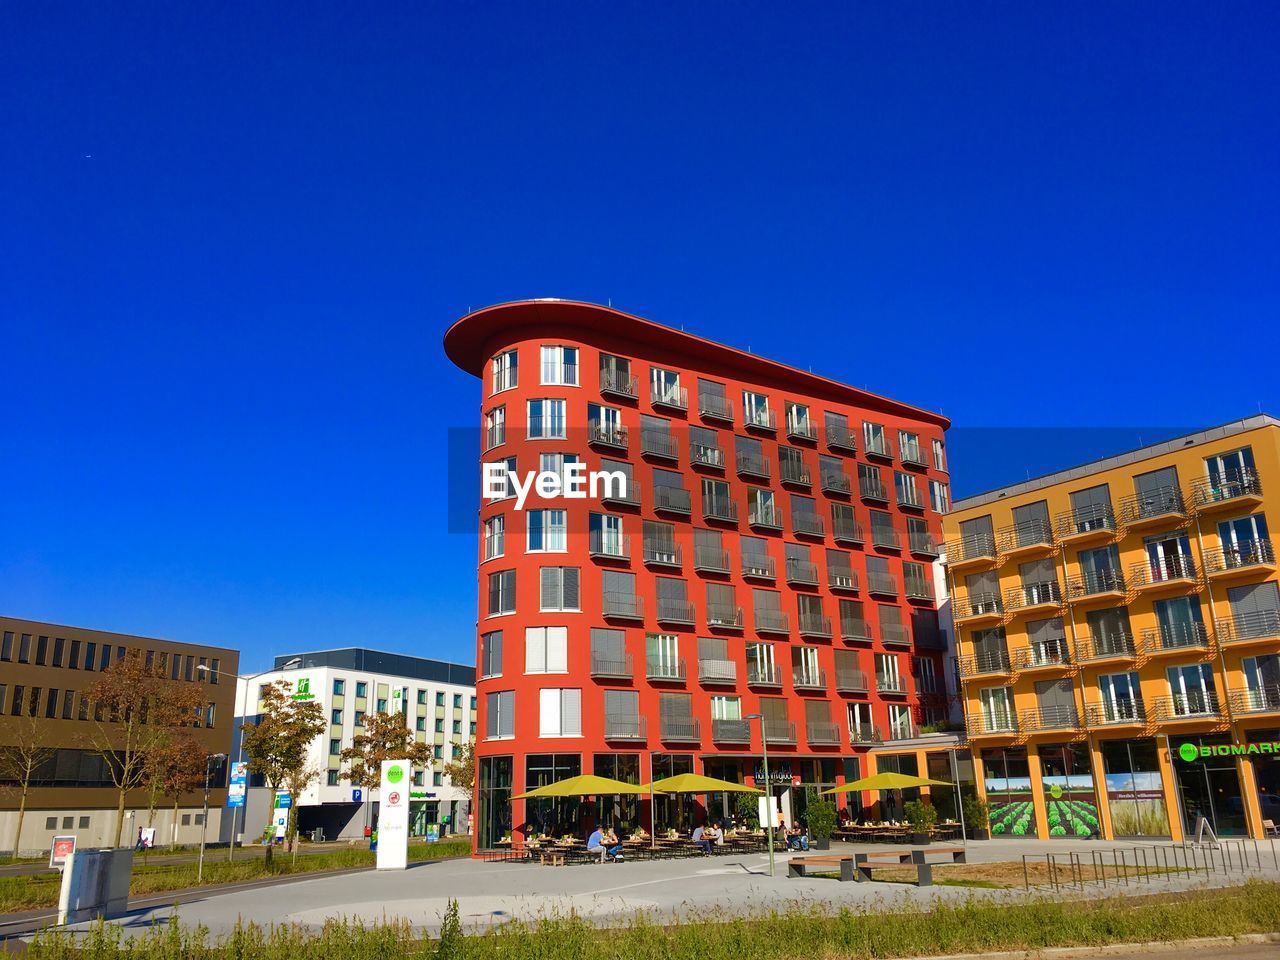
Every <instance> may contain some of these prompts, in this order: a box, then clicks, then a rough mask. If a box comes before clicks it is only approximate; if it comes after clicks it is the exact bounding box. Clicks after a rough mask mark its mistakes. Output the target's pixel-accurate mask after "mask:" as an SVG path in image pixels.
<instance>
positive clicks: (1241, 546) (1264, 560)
mask: <svg viewBox="0 0 1280 960" xmlns="http://www.w3.org/2000/svg"><path fill="white" fill-rule="evenodd" d="M1204 569H1205V572H1206V573H1207V574H1208V575H1209V579H1210V580H1249V579H1253V578H1255V577H1257V578H1260V577H1266V576H1270V575H1271V574H1273V573H1275V572H1276V555H1275V551H1274V550H1272V549H1271V541H1270V540H1264V539H1262V538H1259V539H1257V540H1246V541H1244V542H1243V543H1236V544H1229V545H1227V546H1225V547H1223V548H1221V549H1218V550H1206V551H1205V554H1204Z"/></svg>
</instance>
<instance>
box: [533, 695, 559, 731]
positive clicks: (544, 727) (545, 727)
mask: <svg viewBox="0 0 1280 960" xmlns="http://www.w3.org/2000/svg"><path fill="white" fill-rule="evenodd" d="M538 736H540V737H558V736H560V691H559V690H556V689H548V690H539V691H538Z"/></svg>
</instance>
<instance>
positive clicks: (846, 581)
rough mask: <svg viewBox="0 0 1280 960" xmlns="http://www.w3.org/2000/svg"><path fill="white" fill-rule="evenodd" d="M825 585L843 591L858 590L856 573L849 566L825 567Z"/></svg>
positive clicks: (852, 591)
mask: <svg viewBox="0 0 1280 960" xmlns="http://www.w3.org/2000/svg"><path fill="white" fill-rule="evenodd" d="M827 586H828V587H830V588H831V589H832V590H840V591H843V592H845V593H856V592H857V591H858V575H857V574H856V573H854V572H853V570H852V569H851V568H849V567H827Z"/></svg>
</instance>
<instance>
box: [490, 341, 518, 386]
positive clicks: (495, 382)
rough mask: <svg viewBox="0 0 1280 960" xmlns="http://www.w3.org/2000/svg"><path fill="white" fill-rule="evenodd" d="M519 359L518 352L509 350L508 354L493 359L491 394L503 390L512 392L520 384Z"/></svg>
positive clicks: (501, 354)
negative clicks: (518, 375)
mask: <svg viewBox="0 0 1280 960" xmlns="http://www.w3.org/2000/svg"><path fill="white" fill-rule="evenodd" d="M518 359H519V357H518V356H517V355H516V351H514V350H508V351H507V352H506V353H500V354H498V355H497V356H496V357H494V358H493V361H492V363H491V369H492V381H491V385H490V386H491V390H490V392H491V393H498V392H499V391H501V390H510V389H511V388H512V387H514V386H516V384H517V382H518V377H517V373H518V369H517V360H518Z"/></svg>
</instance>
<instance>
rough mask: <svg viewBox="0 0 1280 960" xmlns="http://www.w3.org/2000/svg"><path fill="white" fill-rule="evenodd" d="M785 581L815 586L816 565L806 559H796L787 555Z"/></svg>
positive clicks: (816, 583)
mask: <svg viewBox="0 0 1280 960" xmlns="http://www.w3.org/2000/svg"><path fill="white" fill-rule="evenodd" d="M786 565H787V583H789V584H792V585H793V586H794V585H796V584H799V585H802V586H811V587H816V586H817V585H818V565H817V564H816V563H811V562H809V561H808V560H797V559H795V558H794V557H787V561H786Z"/></svg>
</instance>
